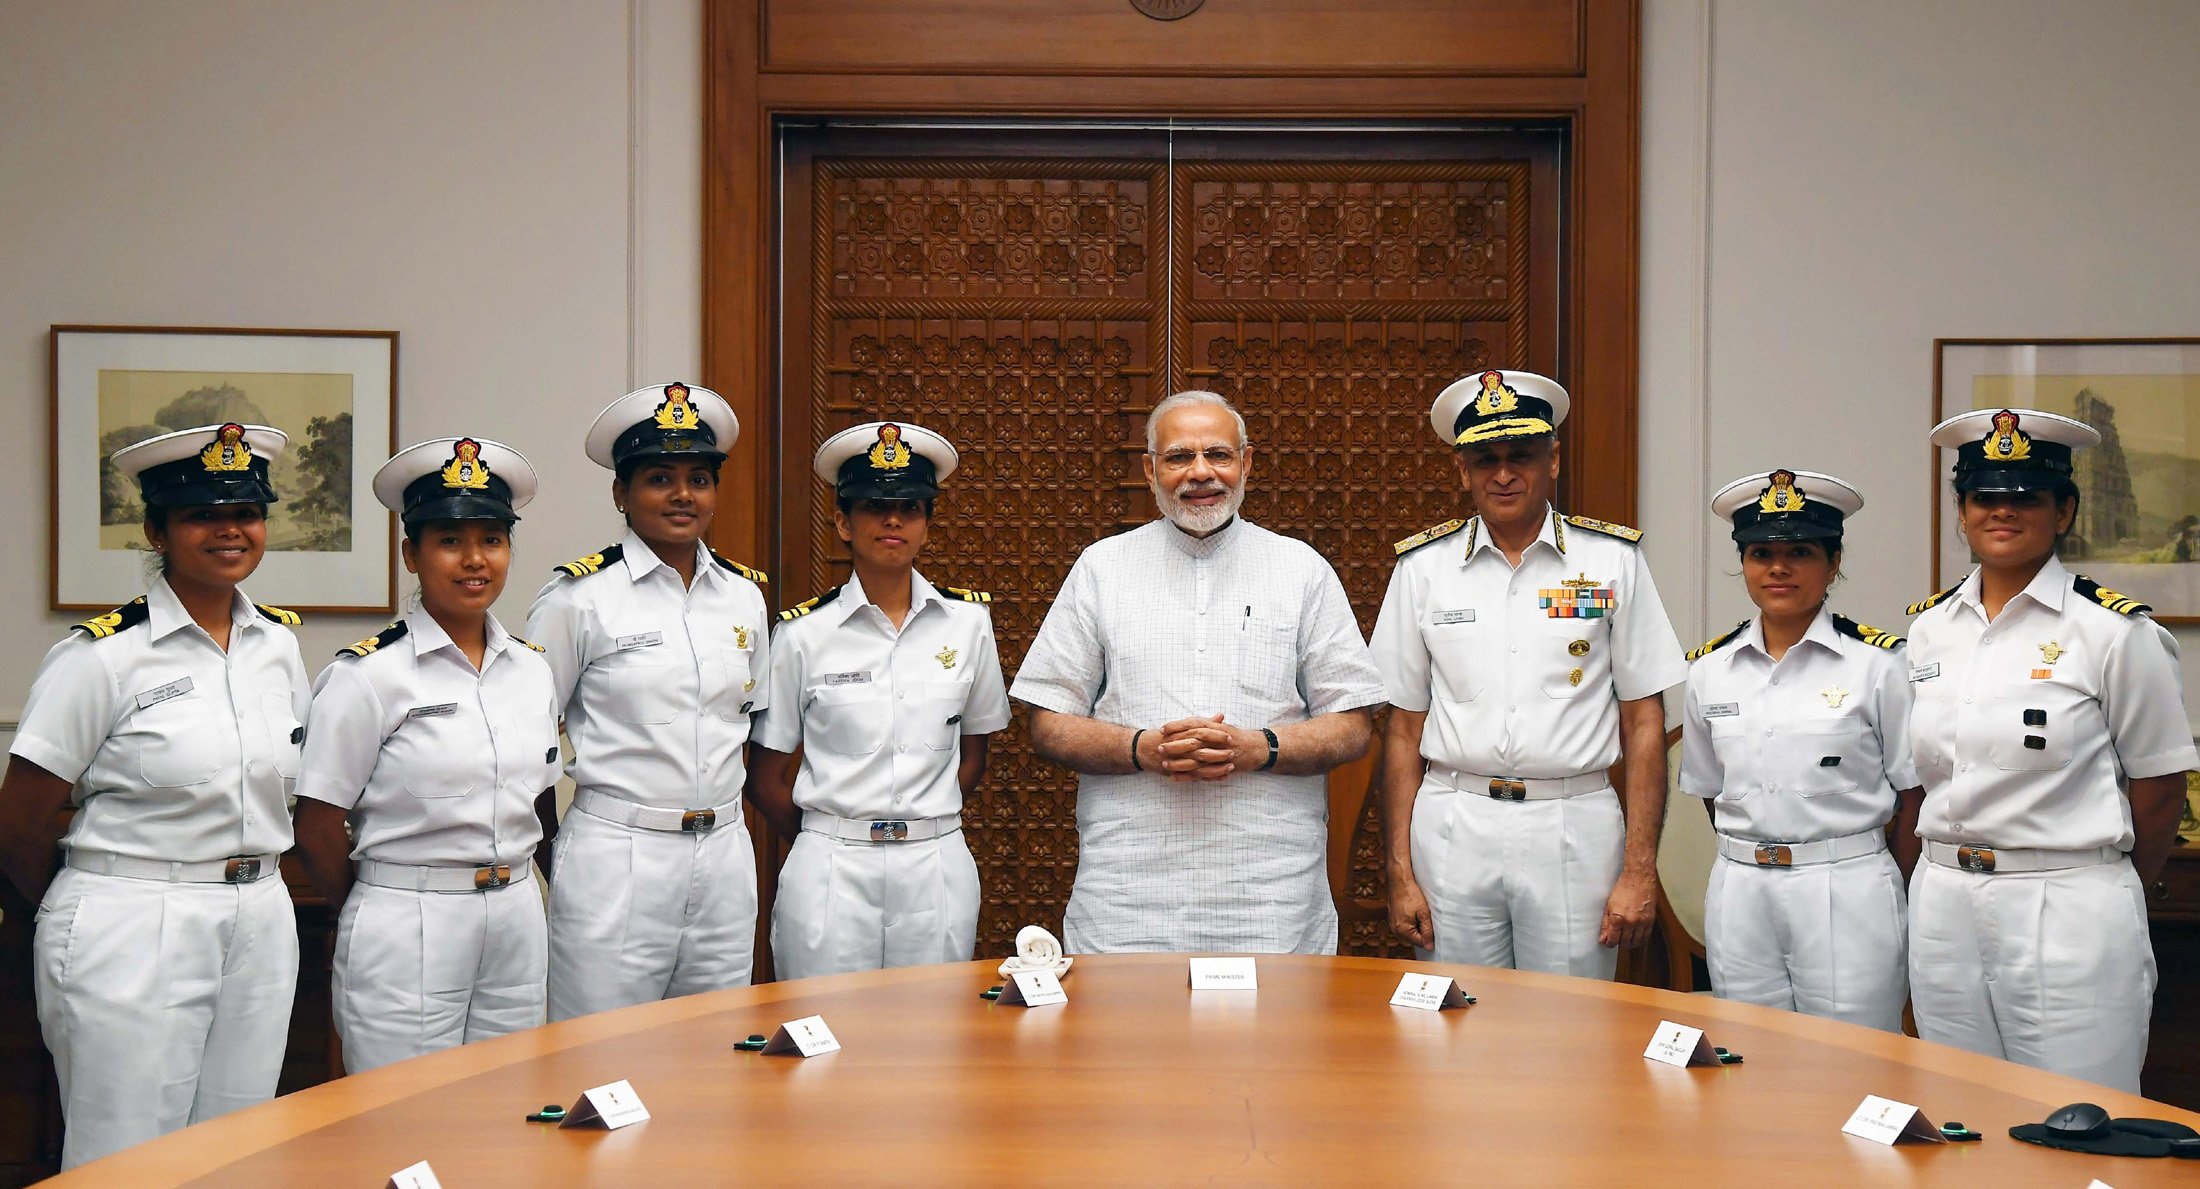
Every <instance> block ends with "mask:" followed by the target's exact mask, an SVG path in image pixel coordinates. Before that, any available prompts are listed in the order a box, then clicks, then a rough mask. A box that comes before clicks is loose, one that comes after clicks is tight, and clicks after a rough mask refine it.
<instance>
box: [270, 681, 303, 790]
mask: <svg viewBox="0 0 2200 1189" xmlns="http://www.w3.org/2000/svg"><path fill="white" fill-rule="evenodd" d="M260 717H261V721H262V722H263V724H264V725H265V727H266V730H267V746H268V758H269V760H270V761H271V762H272V763H273V764H274V765H275V772H276V774H277V775H279V776H281V777H282V778H283V779H284V780H296V779H298V757H299V755H300V754H301V753H303V752H304V750H305V737H306V733H305V729H304V728H305V724H304V723H301V722H299V721H298V711H297V707H296V704H295V703H293V702H292V701H291V700H290V695H289V694H264V695H262V696H261V698H260Z"/></svg>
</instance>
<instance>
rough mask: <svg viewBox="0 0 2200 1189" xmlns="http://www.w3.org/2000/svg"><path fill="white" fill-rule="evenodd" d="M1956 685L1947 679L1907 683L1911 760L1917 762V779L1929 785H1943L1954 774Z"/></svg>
mask: <svg viewBox="0 0 2200 1189" xmlns="http://www.w3.org/2000/svg"><path fill="white" fill-rule="evenodd" d="M1954 690H1955V686H1954V685H1953V684H1952V683H1951V682H1950V681H1949V680H1948V678H1946V677H1938V676H1935V677H1929V678H1927V679H1925V680H1923V681H1913V682H1911V683H1910V695H1911V697H1912V699H1913V701H1912V703H1911V707H1910V757H1911V759H1913V760H1914V761H1916V763H1917V775H1918V779H1919V780H1921V781H1923V782H1924V783H1926V784H1928V785H1937V784H1945V783H1947V781H1948V780H1949V779H1950V778H1951V777H1953V776H1954V775H1955V771H1956V760H1955V753H1954V752H1953V751H1952V750H1951V749H1950V747H1951V745H1952V744H1953V743H1954V742H1955V737H1956V713H1955V706H1954V701H1955V699H1954V697H1953V694H1954Z"/></svg>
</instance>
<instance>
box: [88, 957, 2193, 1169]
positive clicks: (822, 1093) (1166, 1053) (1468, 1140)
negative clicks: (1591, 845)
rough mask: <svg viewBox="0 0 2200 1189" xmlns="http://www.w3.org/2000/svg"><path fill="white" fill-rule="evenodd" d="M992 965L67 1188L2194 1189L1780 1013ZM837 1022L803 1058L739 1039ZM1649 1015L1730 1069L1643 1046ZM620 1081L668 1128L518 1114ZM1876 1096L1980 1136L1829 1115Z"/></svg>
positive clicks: (1924, 1069) (2116, 1106)
mask: <svg viewBox="0 0 2200 1189" xmlns="http://www.w3.org/2000/svg"><path fill="white" fill-rule="evenodd" d="M996 965H997V961H995V962H979V963H970V964H965V965H953V966H927V967H917V968H912V969H905V970H894V971H881V972H873V973H866V974H853V975H842V976H838V977H834V978H821V979H809V980H805V981H800V982H792V983H773V984H768V985H766V986H761V987H751V988H744V989H741V990H735V991H721V992H717V993H715V994H710V995H698V996H693V997H690V998H686V999H675V1000H669V1001H666V1002H663V1003H652V1004H646V1005H644V1006H641V1007H634V1008H628V1009H626V1010H624V1011H617V1012H606V1013H604V1014H602V1015H597V1016H591V1017H588V1018H585V1019H580V1020H573V1021H569V1022H567V1023H563V1024H556V1025H552V1026H550V1027H547V1028H538V1029H535V1030H533V1031H530V1032H525V1033H521V1034H519V1035H516V1036H508V1037H503V1038H500V1039H498V1040H494V1041H489V1042H486V1043H482V1044H476V1045H469V1046H467V1047H465V1048H461V1049H453V1050H450V1051H448V1052H443V1053H436V1054H433V1055H430V1056H427V1057H422V1058H419V1059H417V1060H413V1061H407V1062H403V1063H401V1064H398V1065H394V1066H390V1067H388V1068H385V1069H380V1070H375V1071H373V1072H371V1073H368V1074H364V1075H360V1076H357V1077H349V1078H344V1079H342V1080H339V1081H336V1082H332V1083H329V1084H327V1085H323V1086H317V1087H314V1088H313V1089H310V1090H305V1091H302V1092H300V1093H297V1094H292V1095H289V1096H288V1097H285V1098H281V1099H277V1100H276V1101H274V1102H271V1103H268V1104H266V1105H263V1106H260V1107H256V1108H253V1109H251V1110H248V1111H242V1112H239V1113H237V1114H234V1115H230V1116H228V1117H226V1118H222V1119H216V1120H214V1121H212V1122H210V1123H205V1124H201V1125H200V1126H197V1127H193V1128H190V1129H189V1130H186V1131H183V1132H179V1133H177V1134H175V1135H171V1136H168V1137H166V1138H164V1139H161V1140H158V1141H155V1142H153V1143H149V1144H145V1145H143V1146H141V1147H138V1148H134V1149H131V1150H130V1151H127V1152H123V1153H120V1154H118V1155H115V1156H112V1157H109V1158H108V1159H106V1160H103V1161H100V1162H97V1163H95V1164H91V1165H87V1166H85V1167H84V1168H81V1169H78V1170H76V1171H75V1172H74V1173H71V1174H69V1175H66V1176H64V1177H61V1178H59V1179H57V1180H56V1181H53V1182H49V1183H50V1184H54V1185H63V1186H78V1185H111V1186H122V1185H127V1186H132V1187H133V1189H135V1187H138V1186H147V1185H171V1184H199V1183H204V1184H220V1185H227V1186H236V1185H251V1186H277V1185H314V1186H326V1187H329V1189H335V1187H337V1186H343V1185H380V1184H382V1183H383V1179H384V1178H385V1177H387V1176H388V1174H390V1173H392V1172H395V1171H397V1170H398V1169H400V1168H403V1167H405V1166H407V1165H409V1164H412V1163H413V1162H415V1161H418V1160H427V1161H429V1162H430V1163H431V1164H432V1165H433V1166H434V1168H435V1171H436V1173H437V1175H438V1176H439V1177H440V1179H441V1180H442V1182H443V1184H444V1185H446V1186H448V1187H449V1189H465V1187H466V1186H475V1185H526V1186H548V1185H567V1184H576V1185H577V1184H592V1185H615V1184H637V1185H640V1184H656V1185H688V1184H700V1183H710V1182H724V1181H732V1180H742V1181H768V1182H791V1181H797V1180H802V1181H813V1182H817V1183H821V1184H841V1183H848V1182H864V1181H876V1182H894V1183H904V1184H906V1183H910V1182H922V1181H953V1182H960V1183H968V1182H971V1181H976V1180H979V1179H981V1178H982V1179H997V1180H1000V1181H1003V1182H1007V1181H1024V1182H1034V1183H1048V1184H1053V1183H1063V1182H1089V1183H1102V1182H1105V1183H1122V1182H1139V1183H1155V1182H1161V1183H1178V1182H1190V1181H1221V1182H1229V1183H1279V1182H1313V1181H1323V1182H1357V1183H1368V1182H1401V1181H1406V1180H1409V1179H1424V1178H1426V1179H1429V1180H1432V1181H1435V1182H1440V1183H1461V1182H1472V1183H1482V1184H1588V1183H1592V1182H1595V1183H1622V1184H1634V1185H1696V1186H1700V1185H1711V1184H1724V1183H1728V1182H1750V1183H1756V1182H1764V1181H1775V1182H1778V1183H1780V1184H1782V1185H1783V1186H1802V1185H1830V1184H1870V1185H1906V1184H1950V1185H1965V1186H1971V1187H1973V1189H1978V1187H1990V1189H2005V1187H2007V1186H2015V1185H2066V1186H2070V1187H2071V1189H2083V1187H2084V1186H2085V1185H2086V1184H2087V1183H2088V1181H2089V1180H2090V1179H2092V1178H2099V1179H2100V1180H2102V1181H2105V1182H2107V1183H2109V1184H2110V1185H2113V1186H2116V1189H2132V1187H2134V1186H2141V1185H2171V1184H2175V1185H2183V1186H2186V1187H2187V1189H2190V1187H2191V1186H2194V1185H2196V1184H2200V1165H2196V1164H2194V1163H2192V1162H2189V1161H2177V1160H2137V1159H2128V1158H2127V1159H2112V1158H2109V1157H2099V1156H2088V1155H2081V1154H2078V1153H2073V1152H2061V1151H2053V1150H2049V1149H2045V1148H2039V1147H2034V1146H2031V1145H2028V1144H2022V1143H2019V1142H2017V1141H2015V1140H2012V1139H2010V1138H2009V1136H2008V1128H2009V1127H2010V1126H2011V1125H2012V1124H2015V1123H2024V1122H2036V1121H2038V1120H2039V1119H2041V1118H2042V1117H2044V1116H2045V1115H2046V1114H2047V1113H2048V1112H2049V1111H2050V1110H2052V1109H2054V1108H2055V1107H2058V1106H2061V1105H2063V1104H2065V1103H2068V1102H2073V1101H2081V1100H2082V1101H2092V1102H2097V1103H2099V1104H2101V1105H2102V1106H2104V1107H2106V1108H2108V1109H2109V1111H2110V1112H2111V1113H2113V1114H2116V1115H2119V1116H2125V1115H2148V1116H2152V1117H2155V1118H2164V1119H2175V1120H2178V1121H2179V1122H2183V1123H2187V1124H2192V1125H2195V1126H2200V1115H2194V1114H2192V1113H2190V1112H2186V1111H2180V1110H2178V1109H2176V1108H2174V1107H2170V1106H2166V1105H2163V1104H2160V1103H2153V1102H2148V1101H2146V1100H2144V1099H2140V1098H2134V1097H2131V1096H2128V1095H2123V1094H2117V1093H2115V1092H2112V1091H2110V1090H2107V1089H2104V1088H2101V1087H2098V1086H2092V1085H2088V1084H2086V1083H2082V1082H2077V1081H2073V1080H2070V1079H2067V1078H2062V1077H2057V1076H2054V1075H2051V1074H2045V1073H2041V1072H2038V1071H2036V1070H2030V1069H2024V1068H2020V1067H2018V1066H2015V1065H2010V1064H2007V1063H2005V1062H2001V1061H1994V1060H1989V1059H1987V1058H1983V1057H1977V1056H1973V1055H1971V1054H1968V1053H1961V1052H1957V1051H1955V1050H1952V1049H1946V1048H1942V1047H1939V1046H1937V1045H1930V1044H1926V1043H1924V1042H1922V1041H1917V1040H1912V1039H1910V1038H1908V1037H1902V1036H1892V1035H1887V1034H1883V1033H1878V1032H1871V1031H1866V1030H1864V1029H1859V1028H1853V1027H1850V1026H1847V1025H1843V1024H1835V1023H1831V1022H1828V1021H1824V1020H1817V1019H1811V1018H1808V1017H1805V1016H1799V1015H1794V1014H1792V1013H1788V1012H1777V1011H1770V1010H1766V1009H1763V1008H1755V1007H1748V1006H1744V1005H1740V1004H1731V1003H1722V1002H1720V1001H1718V1000H1714V999H1711V998H1708V997H1705V996H1688V995H1677V994H1674V993H1672V992H1668V991H1659V990H1653V989H1649V988H1644V987H1635V986H1626V985H1621V984H1614V983H1603V982H1592V981H1588V980H1584V979H1573V978H1562V977H1557V976H1552V975H1539V974H1522V973H1517V972H1514V971H1506V970H1490V969H1484V968H1481V967H1472V966H1440V965H1435V964H1431V963H1400V962H1390V961H1383V960H1378V959H1372V958H1309V957H1275V956H1269V957H1262V958H1260V959H1259V983H1260V986H1259V989H1258V990H1256V991H1251V992H1246V991H1197V992H1195V991H1192V990H1190V989H1189V988H1188V986H1187V982H1188V979H1187V975H1188V970H1187V963H1186V961H1185V959H1184V957H1183V956H1180V955H1135V956H1134V955H1125V956H1114V957H1084V958H1080V959H1078V961H1077V964H1076V968H1075V969H1074V970H1072V971H1071V972H1070V973H1069V975H1068V976H1067V977H1066V978H1064V980H1063V987H1064V989H1065V990H1067V991H1068V993H1069V999H1070V1001H1069V1003H1068V1004H1066V1005H1063V1006H1056V1007H1041V1008H1023V1007H1009V1006H1001V1005H998V1004H994V1003H990V1002H988V1001H986V1000H984V999H982V998H980V992H982V991H984V990H985V989H986V988H987V987H989V986H992V985H995V984H997V983H999V982H1000V978H999V976H998V975H997V974H996V973H995V972H994V967H995V966H996ZM1408 970H1428V971H1435V972H1438V973H1444V974H1452V975H1455V976H1456V977H1458V978H1459V979H1460V981H1461V983H1462V985H1463V986H1464V987H1465V988H1466V990H1467V991H1468V993H1470V994H1473V995H1475V996H1477V997H1479V999H1480V1002H1479V1003H1478V1004H1477V1005H1475V1006H1472V1007H1468V1008H1465V1009H1462V1010H1451V1011H1444V1012H1441V1013H1438V1012H1428V1011H1417V1010H1412V1009H1407V1008H1394V1007H1391V1006H1389V999H1390V996H1391V993H1392V992H1393V991H1394V990H1395V989H1396V987H1397V983H1398V979H1399V976H1400V975H1401V974H1403V973H1404V972H1406V971H1408ZM809 1015H823V1016H824V1018H825V1022H826V1024H827V1025H828V1026H829V1027H831V1029H832V1030H833V1032H834V1033H835V1034H836V1036H838V1038H839V1040H840V1042H841V1044H842V1046H843V1048H842V1051H840V1052H837V1053H830V1054H826V1055H822V1056H818V1057H813V1058H808V1059H804V1058H800V1057H795V1056H792V1055H789V1056H778V1055H774V1056H763V1055H760V1054H756V1053H747V1052H739V1051H736V1050H735V1049H734V1048H733V1044H734V1042H735V1041H737V1040H740V1039H742V1038H744V1037H746V1036H748V1035H749V1034H751V1033H766V1034H769V1033H771V1032H772V1031H773V1030H774V1029H775V1028H776V1027H777V1025H779V1024H780V1023H782V1022H784V1021H787V1020H792V1019H799V1018H801V1017H804V1016H809ZM1660 1019H1670V1020H1673V1021H1676V1022H1679V1023H1685V1024H1689V1025H1691V1026H1695V1027H1701V1028H1704V1029H1706V1030H1707V1039H1708V1040H1709V1041H1710V1042H1711V1043H1713V1044H1717V1045H1721V1046H1724V1047H1726V1048H1728V1049H1731V1050H1734V1051H1735V1052H1738V1053H1741V1054H1743V1056H1744V1057H1745V1058H1746V1060H1745V1062H1744V1063H1743V1064H1740V1065H1733V1066H1725V1067H1711V1068H1694V1069H1676V1068H1673V1067H1671V1066H1666V1065H1660V1064H1656V1063H1653V1062H1650V1061H1646V1060H1644V1059H1643V1058H1642V1055H1641V1054H1642V1050H1643V1047H1644V1046H1645V1045H1646V1044H1647V1043H1648V1042H1649V1039H1650V1036H1651V1033H1652V1031H1653V1030H1654V1029H1655V1027H1656V1025H1657V1023H1658V1021H1659V1020H1660ZM621 1078H624V1079H626V1080H628V1081H630V1082H632V1083H633V1086H634V1089H635V1091H636V1092H637V1093H638V1094H639V1095H640V1097H641V1099H642V1102H643V1104H644V1105H645V1106H647V1107H648V1109H649V1112H650V1114H651V1118H650V1119H649V1120H648V1121H647V1122H643V1123H638V1124H634V1125H632V1126H629V1127H626V1128H623V1129H621V1130H618V1131H613V1132H604V1131H582V1130H577V1129H559V1128H555V1127H550V1126H545V1125H542V1124H533V1123H527V1122H525V1121H523V1119H522V1116H523V1115H525V1114H526V1113H527V1112H529V1111H532V1110H535V1109H537V1108H539V1107H541V1106H542V1105H543V1104H545V1103H550V1102H559V1103H564V1104H567V1105H571V1104H572V1103H573V1101H574V1100H575V1099H576V1098H577V1097H578V1095H579V1093H580V1091H581V1090H583V1089H586V1088H588V1087H591V1086H597V1085H601V1084H603V1083H606V1082H611V1081H616V1080H618V1079H621ZM1866 1094H1878V1095H1881V1096H1883V1097H1887V1098H1892V1099H1896V1100H1898V1101H1902V1102H1908V1103H1913V1104H1916V1105H1918V1106H1919V1107H1921V1108H1923V1110H1924V1111H1925V1113H1926V1114H1927V1116H1928V1117H1930V1118H1931V1119H1932V1120H1933V1121H1934V1122H1935V1123H1942V1122H1947V1121H1949V1120H1951V1119H1958V1120H1961V1121H1963V1122H1965V1123H1967V1124H1969V1125H1970V1126H1971V1127H1972V1128H1973V1129H1975V1130H1978V1131H1983V1132H1985V1133H1986V1139H1985V1140H1984V1142H1981V1143H1971V1144H1910V1143H1904V1144H1902V1145H1899V1146H1897V1147H1886V1146H1882V1145H1879V1144H1874V1143H1870V1142H1867V1141H1865V1140H1861V1139H1856V1138H1854V1137H1851V1136H1847V1135H1844V1134H1842V1133H1841V1125H1842V1123H1843V1122H1844V1121H1846V1120H1847V1118H1848V1116H1849V1114H1850V1112H1851V1111H1852V1110H1853V1109H1854V1108H1855V1107H1856V1105H1857V1104H1858V1103H1859V1102H1860V1101H1861V1100H1862V1099H1863V1097H1864V1096H1865V1095H1866Z"/></svg>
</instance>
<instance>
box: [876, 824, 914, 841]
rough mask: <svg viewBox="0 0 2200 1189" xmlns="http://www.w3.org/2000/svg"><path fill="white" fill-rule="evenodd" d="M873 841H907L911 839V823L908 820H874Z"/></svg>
mask: <svg viewBox="0 0 2200 1189" xmlns="http://www.w3.org/2000/svg"><path fill="white" fill-rule="evenodd" d="M871 841H873V842H907V841H909V823H908V822H872V823H871Z"/></svg>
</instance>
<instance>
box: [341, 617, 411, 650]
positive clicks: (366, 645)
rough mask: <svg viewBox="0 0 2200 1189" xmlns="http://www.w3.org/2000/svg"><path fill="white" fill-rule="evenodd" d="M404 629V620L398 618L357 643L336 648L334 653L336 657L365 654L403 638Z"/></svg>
mask: <svg viewBox="0 0 2200 1189" xmlns="http://www.w3.org/2000/svg"><path fill="white" fill-rule="evenodd" d="M406 630H407V629H406V627H405V621H404V620H402V619H400V620H398V621H397V622H396V623H393V624H391V625H390V626H388V627H386V628H383V629H382V630H381V631H379V632H376V633H375V634H373V635H371V636H369V637H367V638H366V639H364V640H361V641H360V642H358V643H357V644H346V645H344V646H343V647H342V648H339V649H337V650H336V655H337V656H338V657H347V656H365V655H367V654H368V653H370V652H373V651H374V650H375V649H377V648H380V647H382V646H384V645H386V644H395V643H397V642H398V641H399V640H402V639H404V638H405V632H406Z"/></svg>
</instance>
